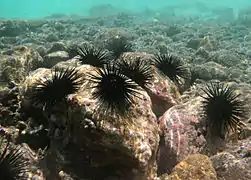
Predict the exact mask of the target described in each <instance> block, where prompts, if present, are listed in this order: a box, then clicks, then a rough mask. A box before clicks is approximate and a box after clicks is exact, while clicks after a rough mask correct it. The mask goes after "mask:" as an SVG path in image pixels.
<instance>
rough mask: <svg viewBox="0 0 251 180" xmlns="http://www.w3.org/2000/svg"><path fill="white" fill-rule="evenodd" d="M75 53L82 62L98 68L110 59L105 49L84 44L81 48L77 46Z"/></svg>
mask: <svg viewBox="0 0 251 180" xmlns="http://www.w3.org/2000/svg"><path fill="white" fill-rule="evenodd" d="M77 55H78V56H79V58H78V59H79V60H80V61H81V62H82V63H83V64H89V65H92V66H94V67H100V68H101V67H103V66H104V65H105V64H107V63H108V62H109V59H110V56H109V54H108V53H107V52H106V51H104V50H102V49H99V48H95V47H94V46H90V45H86V44H85V45H84V46H83V47H82V48H80V47H79V48H78V50H77Z"/></svg>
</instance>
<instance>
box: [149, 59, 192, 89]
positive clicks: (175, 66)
mask: <svg viewBox="0 0 251 180" xmlns="http://www.w3.org/2000/svg"><path fill="white" fill-rule="evenodd" d="M153 61H154V66H155V67H156V68H157V69H158V70H160V72H162V73H163V74H164V75H166V76H167V77H169V78H170V79H171V80H172V81H173V82H174V83H176V84H178V85H180V84H182V81H181V78H182V79H187V78H188V77H189V75H188V70H187V68H186V67H185V66H184V65H183V63H182V62H181V60H180V59H178V58H176V57H174V56H171V55H169V54H156V55H155V56H154V58H153Z"/></svg>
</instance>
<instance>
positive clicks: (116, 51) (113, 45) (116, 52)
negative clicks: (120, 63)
mask: <svg viewBox="0 0 251 180" xmlns="http://www.w3.org/2000/svg"><path fill="white" fill-rule="evenodd" d="M107 49H108V50H109V51H110V52H111V55H112V57H113V58H114V59H118V58H119V57H120V56H121V54H123V53H124V52H131V51H132V45H131V44H130V43H129V42H128V41H127V40H125V39H124V38H117V39H113V40H112V41H110V42H109V43H108V44H107Z"/></svg>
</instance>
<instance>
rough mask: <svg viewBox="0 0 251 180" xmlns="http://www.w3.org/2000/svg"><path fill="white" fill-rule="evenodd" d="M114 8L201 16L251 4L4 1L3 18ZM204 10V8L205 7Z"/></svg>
mask: <svg viewBox="0 0 251 180" xmlns="http://www.w3.org/2000/svg"><path fill="white" fill-rule="evenodd" d="M102 4H111V5H112V6H114V7H116V8H121V9H124V10H127V11H140V10H144V9H158V8H163V7H165V6H173V5H181V6H183V7H186V8H185V9H182V10H181V13H182V12H184V14H190V13H191V14H201V13H202V12H201V9H200V10H198V7H200V6H207V7H222V6H225V7H231V8H234V9H235V10H236V11H238V8H242V7H246V6H250V5H251V1H250V0H124V1H119V0H1V1H0V17H1V18H25V19H27V18H29V19H30V18H42V17H45V16H49V15H51V14H66V15H72V14H74V15H81V16H82V15H88V14H89V9H90V8H92V7H93V6H97V5H102ZM201 8H202V7H201Z"/></svg>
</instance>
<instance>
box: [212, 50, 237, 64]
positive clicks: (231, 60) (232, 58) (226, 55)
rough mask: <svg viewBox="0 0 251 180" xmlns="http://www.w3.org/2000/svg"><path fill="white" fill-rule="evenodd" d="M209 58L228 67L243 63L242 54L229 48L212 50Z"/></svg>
mask: <svg viewBox="0 0 251 180" xmlns="http://www.w3.org/2000/svg"><path fill="white" fill-rule="evenodd" d="M209 59H210V60H211V61H214V62H217V63H219V64H221V65H223V66H226V67H233V66H235V67H236V66H237V65H238V64H241V61H242V59H241V56H239V55H238V54H236V53H234V52H230V51H229V50H219V51H215V52H212V53H211V54H210V57H209Z"/></svg>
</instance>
